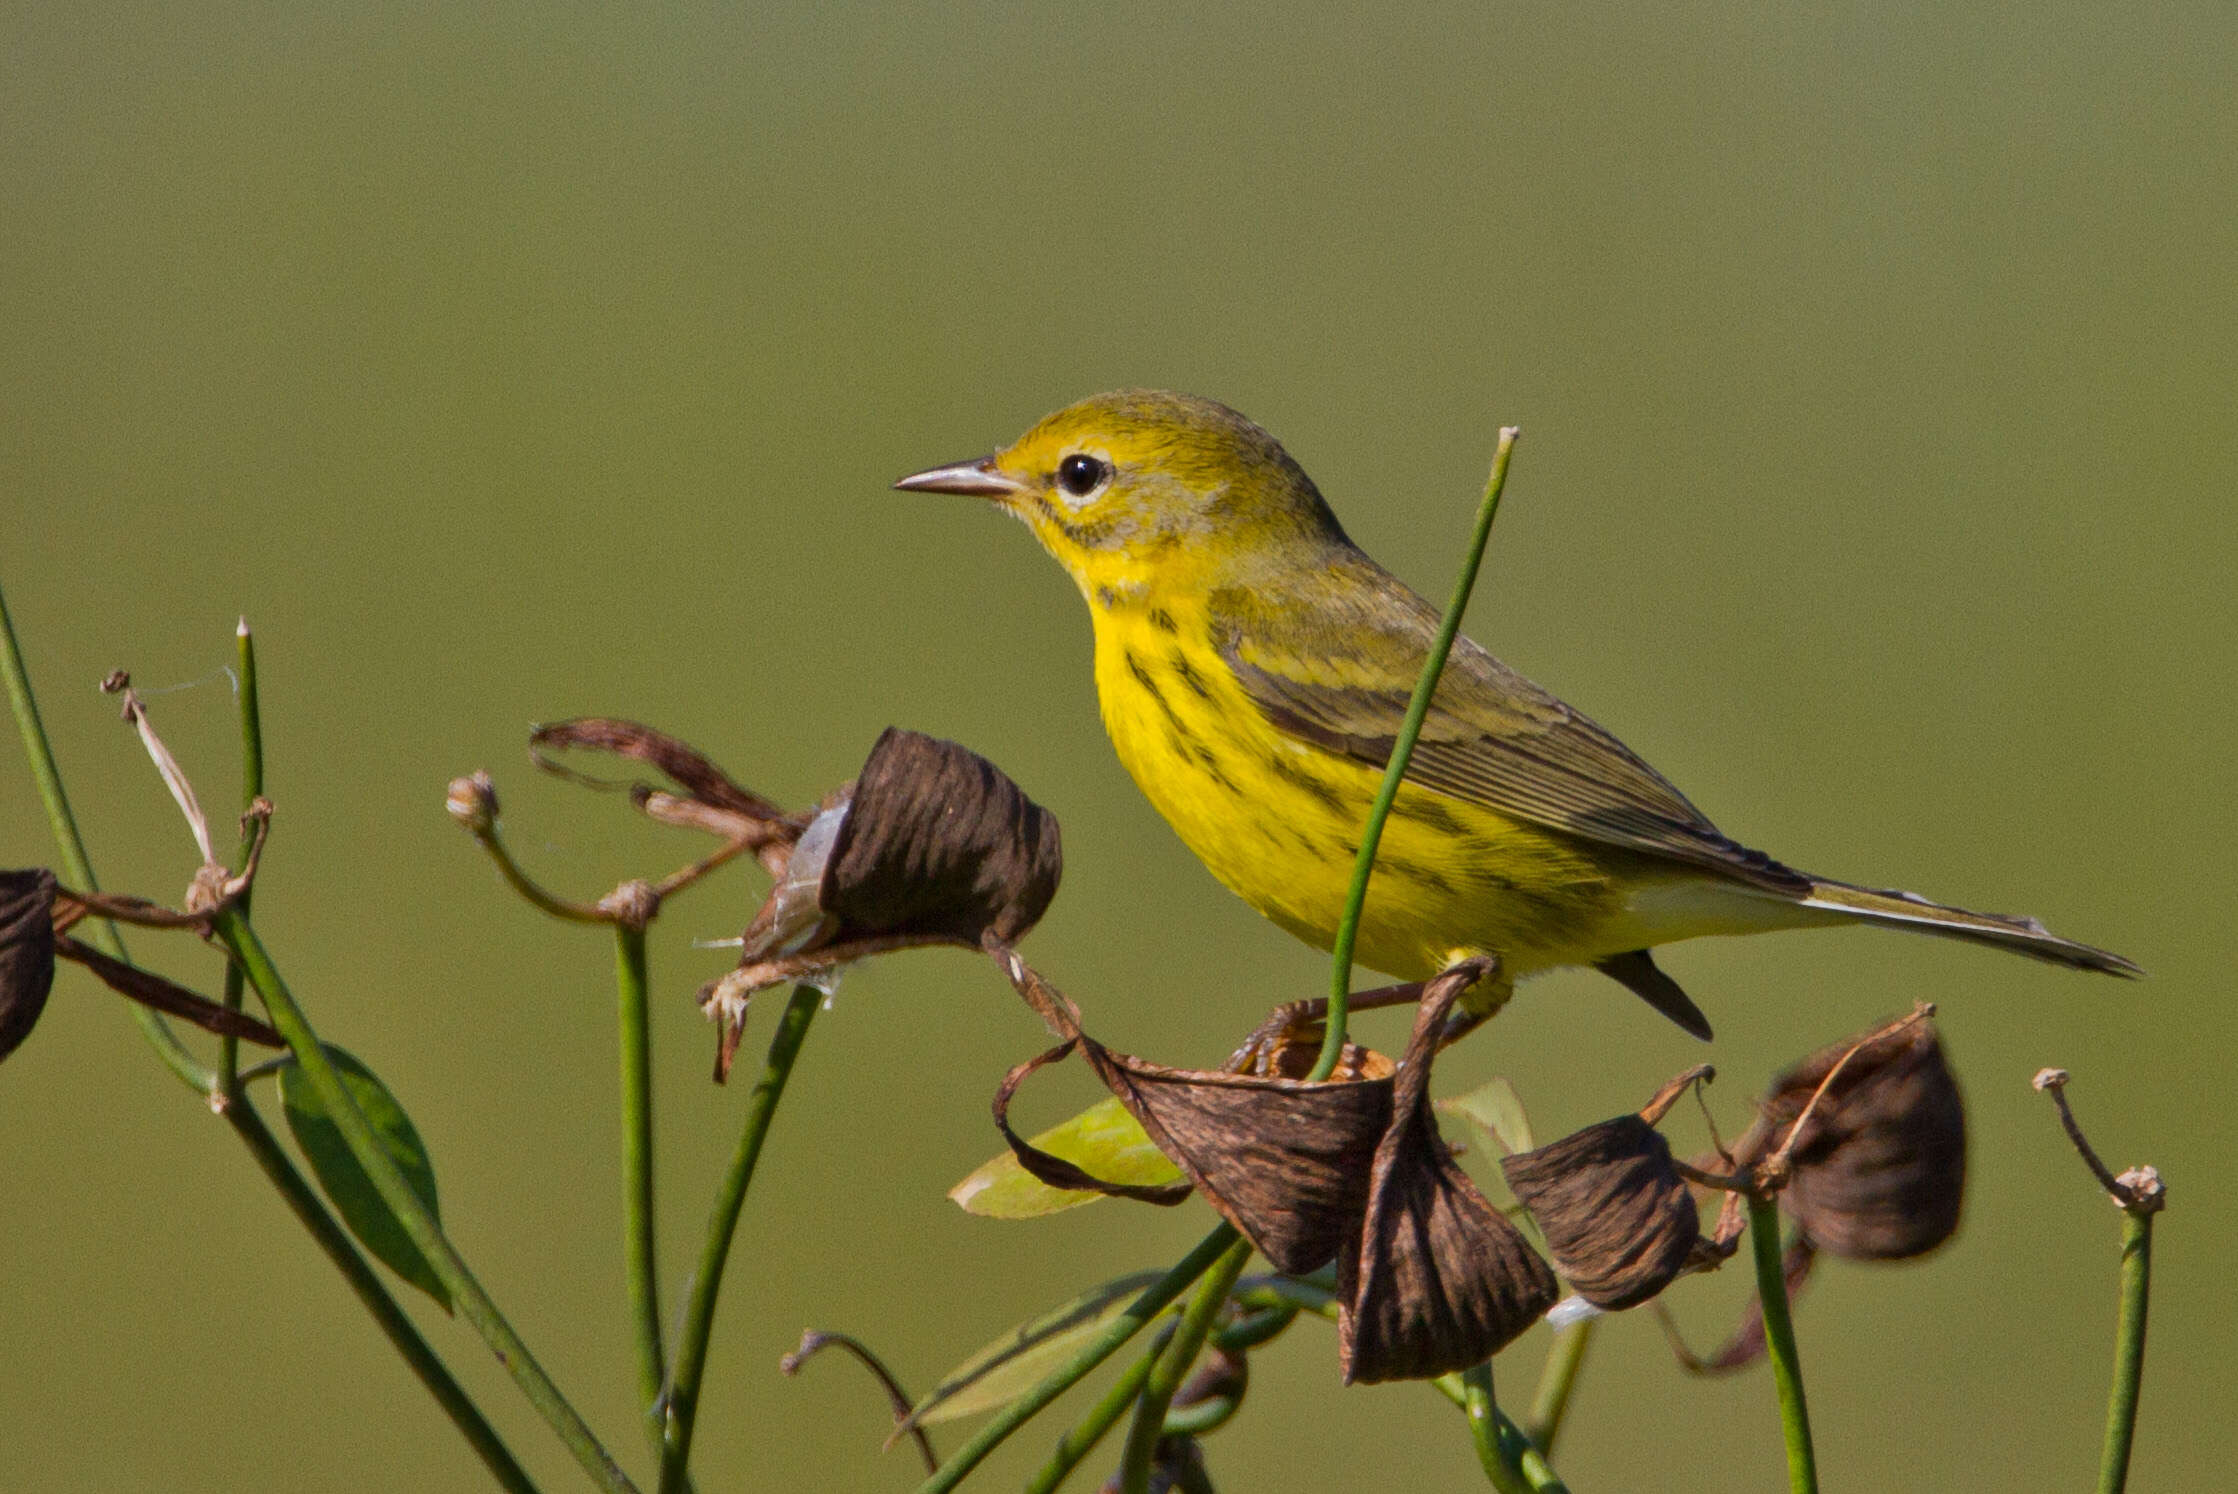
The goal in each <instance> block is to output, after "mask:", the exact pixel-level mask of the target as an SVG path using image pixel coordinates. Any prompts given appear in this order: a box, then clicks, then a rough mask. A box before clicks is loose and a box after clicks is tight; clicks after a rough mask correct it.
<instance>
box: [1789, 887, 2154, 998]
mask: <svg viewBox="0 0 2238 1494" xmlns="http://www.w3.org/2000/svg"><path fill="white" fill-rule="evenodd" d="M1797 901H1798V905H1799V906H1801V907H1805V908H1811V909H1816V910H1819V911H1821V912H1827V913H1836V914H1842V915H1845V916H1847V917H1850V918H1854V919H1857V920H1858V921H1859V922H1861V923H1874V924H1882V925H1886V926H1887V927H1889V928H1903V929H1912V930H1914V931H1916V932H1918V933H1922V934H1940V935H1941V936H1943V937H1944V938H1946V939H1964V940H1966V941H1967V942H1968V943H1970V944H1989V945H1994V946H1995V947H1997V948H1999V949H2009V950H2011V951H2013V953H2015V954H2024V955H2028V956H2031V957H2032V958H2035V959H2039V960H2048V961H2050V962H2051V963H2052V964H2054V965H2067V966H2071V967H2073V968H2074V969H2077V970H2103V971H2104V972H2106V973H2107V974H2108V975H2143V974H2144V973H2145V972H2144V971H2143V970H2141V969H2139V968H2138V967H2137V966H2136V965H2134V964H2132V963H2130V962H2129V961H2128V960H2125V959H2123V958H2122V957H2121V956H2120V955H2118V954H2114V953H2112V952H2111V951H2109V950H2103V949H2095V948H2093V947H2091V946H2090V945H2088V944H2078V943H2076V942H2075V941H2074V940H2072V939H2062V938H2060V937H2059V936H2058V935H2057V934H2055V933H2053V932H2052V931H2051V930H2050V929H2047V928H2045V927H2044V926H2043V925H2042V924H2040V923H2038V922H2037V921H2036V920H2035V919H2033V918H2016V917H2014V916H2012V915H2010V914H2006V913H1972V912H1969V911H1967V910H1966V909H1964V908H1952V907H1946V906H1945V905H1943V904H1942V903H1931V902H1929V901H1928V900H1927V899H1926V898H1923V897H1921V896H1920V895H1919V894H1918V893H1916V892H1886V891H1876V890H1875V889H1873V888H1870V887H1852V886H1851V885H1850V884H1849V883H1847V882H1829V881H1824V880H1819V879H1814V880H1813V881H1812V883H1811V890H1810V895H1809V896H1807V897H1804V898H1800V899H1798V900H1797Z"/></svg>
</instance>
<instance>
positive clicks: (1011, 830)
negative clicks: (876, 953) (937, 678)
mask: <svg viewBox="0 0 2238 1494" xmlns="http://www.w3.org/2000/svg"><path fill="white" fill-rule="evenodd" d="M1063 870H1064V856H1063V851H1062V848H1061V846H1060V843H1059V839H1058V831H1057V817H1056V816H1055V815H1053V814H1051V813H1050V812H1049V811H1048V810H1046V809H1043V808H1042V807H1041V806H1040V805H1038V804H1036V803H1034V801H1033V800H1031V799H1029V798H1027V797H1026V795H1025V791H1024V790H1022V789H1020V788H1019V787H1018V785H1017V784H1015V783H1013V782H1011V781H1010V779H1009V778H1008V777H1006V776H1005V775H1004V774H1003V772H1002V770H1001V769H1000V768H997V767H996V766H995V765H994V764H993V763H990V762H988V761H987V760H986V759H985V758H983V757H981V756H979V755H978V754H977V753H975V752H971V751H968V750H966V749H964V748H962V747H959V746H957V745H956V744H955V743H953V742H943V741H940V740H939V739H937V738H934V737H928V736H923V735H921V734H919V733H917V732H913V731H903V730H901V729H900V728H898V727H891V726H890V727H888V728H886V730H885V732H884V734H883V735H881V736H880V737H879V738H878V743H877V745H876V746H874V747H873V748H871V751H870V757H869V760H868V761H866V762H865V763H864V764H863V770H862V773H861V774H860V775H859V776H858V777H857V778H856V779H855V788H854V793H853V795H852V796H851V800H850V804H849V807H848V810H847V813H846V816H845V818H844V819H843V820H842V822H841V823H840V824H839V826H838V828H837V830H836V831H835V833H834V835H833V840H832V848H831V857H830V861H829V863H828V865H827V867H826V869H825V872H824V877H823V888H822V897H821V902H822V904H823V907H824V910H825V911H826V912H827V913H829V914H830V915H831V916H832V917H834V918H835V919H837V920H838V924H839V928H838V931H837V933H836V934H835V936H834V938H835V940H848V939H864V938H872V937H876V936H879V935H886V934H925V935H938V936H945V937H948V938H952V939H954V940H956V941H957V942H958V943H963V944H977V943H979V942H980V940H981V939H982V938H983V937H986V936H988V935H992V936H993V937H995V938H997V939H999V940H1001V941H1003V942H1004V943H1006V944H1007V943H1010V942H1012V941H1014V940H1016V939H1018V938H1019V937H1020V936H1022V935H1023V934H1024V933H1025V932H1026V931H1027V930H1028V929H1030V928H1032V927H1033V926H1034V925H1035V924H1036V923H1037V922H1039V921H1040V919H1041V915H1042V914H1043V913H1044V912H1046V911H1048V908H1049V902H1050V899H1052V898H1054V897H1055V896H1056V895H1057V882H1058V879H1059V877H1060V876H1061V875H1062V874H1063Z"/></svg>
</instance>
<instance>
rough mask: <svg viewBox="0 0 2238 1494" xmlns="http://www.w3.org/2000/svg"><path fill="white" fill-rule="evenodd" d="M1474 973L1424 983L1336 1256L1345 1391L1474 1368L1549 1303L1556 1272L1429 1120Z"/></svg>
mask: <svg viewBox="0 0 2238 1494" xmlns="http://www.w3.org/2000/svg"><path fill="white" fill-rule="evenodd" d="M1481 973H1482V971H1481V970H1477V969H1470V968H1468V967H1466V966H1464V967H1462V968H1461V969H1459V970H1458V971H1454V972H1448V974H1446V975H1442V976H1440V977H1438V979H1436V980H1434V981H1432V982H1430V984H1429V986H1428V987H1427V988H1425V989H1424V991H1423V993H1422V1003H1421V1005H1420V1006H1419V1007H1418V1008H1417V1009H1416V1012H1415V1019H1414V1033H1413V1036H1412V1037H1411V1038H1410V1039H1409V1040H1408V1042H1407V1052H1406V1058H1405V1059H1404V1060H1403V1061H1402V1063H1401V1064H1400V1066H1399V1073H1398V1077H1397V1080H1396V1082H1395V1084H1394V1087H1393V1092H1392V1097H1391V1116H1392V1119H1391V1127H1390V1129H1389V1130H1387V1131H1386V1132H1384V1134H1383V1140H1382V1142H1381V1143H1380V1144H1379V1145H1378V1146H1377V1148H1376V1154H1375V1169H1374V1173H1373V1176H1372V1177H1371V1179H1370V1183H1369V1190H1368V1207H1367V1213H1366V1215H1365V1217H1364V1218H1363V1219H1362V1220H1361V1223H1360V1231H1359V1234H1358V1236H1357V1238H1356V1239H1355V1240H1354V1242H1353V1243H1351V1244H1350V1245H1348V1246H1347V1247H1346V1249H1345V1250H1344V1251H1343V1252H1342V1253H1341V1254H1340V1255H1339V1256H1338V1257H1337V1296H1338V1303H1339V1314H1338V1319H1337V1336H1338V1346H1339V1359H1338V1362H1339V1364H1340V1366H1341V1368H1342V1370H1343V1373H1344V1382H1345V1383H1346V1384H1347V1385H1351V1384H1356V1383H1373V1382H1375V1381H1379V1380H1415V1379H1430V1378H1434V1377H1435V1376H1438V1375H1442V1374H1446V1373H1449V1372H1451V1371H1454V1370H1461V1369H1466V1368H1468V1367H1469V1366H1470V1365H1474V1364H1482V1363H1483V1362H1484V1361H1485V1360H1487V1359H1489V1358H1491V1357H1492V1355H1493V1354H1494V1353H1495V1352H1497V1351H1498V1350H1499V1349H1501V1348H1502V1347H1504V1346H1505V1345H1506V1344H1508V1343H1509V1342H1510V1341H1511V1340H1513V1339H1514V1338H1515V1337H1516V1336H1517V1335H1519V1334H1521V1333H1522V1332H1523V1330H1524V1329H1526V1328H1528V1327H1530V1326H1531V1324H1533V1323H1535V1322H1537V1321H1538V1319H1539V1318H1540V1317H1541V1316H1543V1315H1544V1314H1545V1312H1546V1310H1547V1309H1548V1308H1549V1307H1552V1306H1553V1305H1554V1299H1555V1297H1556V1295H1557V1294H1558V1289H1557V1287H1556V1284H1555V1280H1554V1273H1553V1272H1552V1271H1550V1270H1548V1269H1547V1265H1546V1262H1545V1261H1543V1260H1540V1259H1539V1256H1538V1253H1537V1252H1536V1251H1534V1250H1533V1249H1532V1248H1531V1246H1530V1243H1529V1242H1528V1241H1526V1240H1525V1239H1524V1238H1523V1236H1522V1234H1521V1233H1520V1232H1518V1231H1517V1229H1516V1228H1515V1226H1514V1225H1512V1224H1510V1223H1508V1222H1507V1220H1506V1219H1505V1218H1504V1217H1502V1216H1501V1214H1500V1212H1499V1211H1498V1210H1497V1209H1495V1208H1493V1207H1492V1205H1491V1204H1490V1203H1488V1202H1486V1201H1485V1197H1484V1195H1483V1194H1481V1193H1479V1192H1478V1191H1477V1190H1476V1185H1475V1184H1473V1183H1471V1182H1470V1181H1469V1178H1468V1174H1466V1173H1464V1172H1462V1171H1461V1168H1460V1166H1459V1165H1458V1164H1457V1163H1455V1161H1454V1160H1453V1153H1452V1151H1451V1150H1450V1149H1449V1148H1448V1147H1447V1146H1446V1144H1445V1142H1444V1141H1443V1139H1441V1138H1440V1137H1439V1135H1438V1128H1437V1123H1436V1121H1435V1120H1433V1119H1432V1118H1431V1114H1430V1100H1429V1087H1430V1064H1431V1061H1432V1059H1433V1058H1434V1057H1435V1055H1436V1052H1437V1045H1438V1036H1439V1034H1440V1033H1441V1032H1442V1031H1443V1030H1444V1027H1445V1018H1446V1014H1447V1013H1448V1012H1450V1011H1451V1010H1452V1009H1453V1003H1454V1002H1455V1001H1457V1000H1458V999H1459V998H1460V996H1461V993H1462V992H1463V991H1465V990H1467V989H1468V987H1469V986H1470V985H1471V984H1472V983H1473V982H1474V981H1475V979H1476V978H1477V976H1478V975H1480V974H1481Z"/></svg>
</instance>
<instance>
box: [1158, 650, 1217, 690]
mask: <svg viewBox="0 0 2238 1494" xmlns="http://www.w3.org/2000/svg"><path fill="white" fill-rule="evenodd" d="M1166 662H1167V663H1168V664H1170V665H1172V666H1173V672H1174V673H1175V674H1177V675H1179V676H1180V677H1181V683H1183V684H1184V685H1187V686H1188V687H1189V688H1190V689H1192V690H1194V691H1196V692H1197V698H1198V699H1199V700H1210V699H1212V686H1210V685H1208V684H1206V683H1205V679H1204V676H1203V675H1201V674H1199V673H1197V666H1196V665H1194V664H1192V663H1190V662H1189V660H1188V658H1187V657H1186V656H1184V655H1182V654H1179V653H1177V654H1175V655H1174V656H1173V657H1172V658H1171V659H1169V660H1167V661H1166Z"/></svg>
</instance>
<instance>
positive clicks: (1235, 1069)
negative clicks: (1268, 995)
mask: <svg viewBox="0 0 2238 1494" xmlns="http://www.w3.org/2000/svg"><path fill="white" fill-rule="evenodd" d="M1421 999H1422V982H1421V981H1418V980H1415V981H1407V982H1405V983H1403V984H1400V985H1396V986H1378V987H1377V988H1376V989H1374V990H1372V991H1358V992H1355V993H1354V994H1353V996H1352V1001H1351V1006H1352V1010H1354V1011H1356V1012H1362V1011H1374V1010H1376V1009H1377V1008H1380V1007H1387V1006H1412V1005H1413V1004H1414V1003H1415V1002H1417V1001H1420V1000H1421ZM1328 1017H1329V998H1328V997H1326V996H1316V997H1314V998H1313V999H1311V1000H1310V1001H1287V1002H1284V1003H1283V1004H1282V1005H1281V1006H1278V1007H1276V1008H1275V1009H1274V1010H1273V1011H1271V1012H1269V1013H1267V1019H1266V1020H1265V1021H1264V1022H1261V1023H1260V1024H1259V1025H1258V1026H1257V1027H1255V1028H1253V1029H1252V1030H1251V1035H1250V1036H1249V1037H1247V1038H1245V1039H1244V1040H1243V1045H1242V1046H1241V1047H1239V1048H1237V1049H1236V1051H1235V1052H1234V1053H1232V1054H1230V1055H1229V1056H1228V1062H1227V1065H1226V1067H1227V1070H1228V1072H1229V1073H1231V1074H1251V1075H1255V1076H1257V1077H1259V1078H1262V1079H1273V1078H1291V1079H1295V1078H1298V1077H1300V1076H1299V1075H1297V1074H1287V1075H1286V1074H1284V1073H1283V1072H1282V1070H1281V1064H1280V1059H1281V1055H1282V1054H1283V1052H1284V1051H1285V1050H1287V1049H1290V1048H1293V1047H1302V1046H1303V1045H1305V1044H1308V1043H1313V1044H1318V1043H1319V1042H1320V1041H1321V1024H1322V1023H1323V1022H1325V1021H1327V1020H1328Z"/></svg>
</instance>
